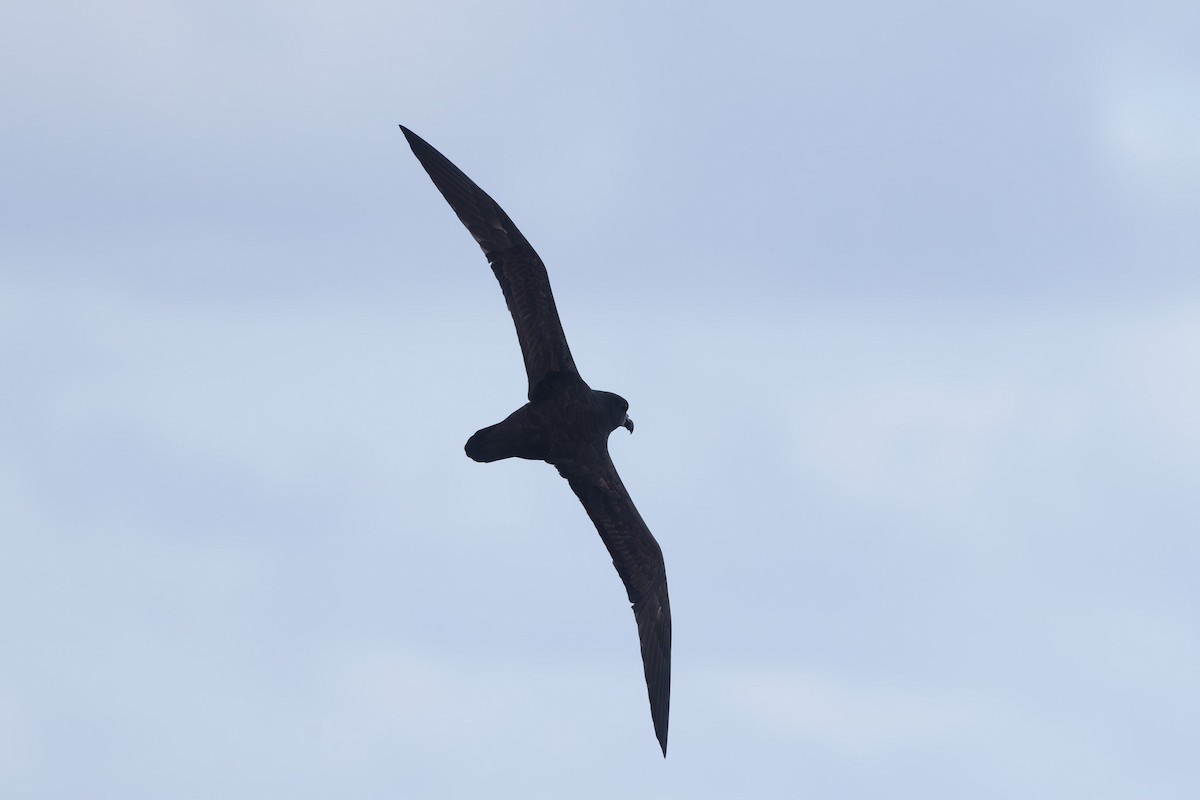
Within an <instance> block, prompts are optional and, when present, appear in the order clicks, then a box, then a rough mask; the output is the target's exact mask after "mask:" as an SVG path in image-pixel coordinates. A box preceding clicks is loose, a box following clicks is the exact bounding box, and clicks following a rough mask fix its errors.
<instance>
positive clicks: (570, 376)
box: [400, 125, 671, 756]
mask: <svg viewBox="0 0 1200 800" xmlns="http://www.w3.org/2000/svg"><path fill="white" fill-rule="evenodd" d="M400 130H402V131H404V136H405V138H407V139H408V144H409V146H410V147H412V151H413V154H414V155H416V157H417V160H418V161H420V162H421V166H423V167H424V168H425V171H426V172H428V173H429V177H430V178H432V179H433V183H434V185H435V186H437V188H438V190H439V191H440V192H441V193H442V196H443V197H445V198H446V202H448V203H449V204H450V207H451V208H453V209H454V213H455V214H457V215H458V218H459V219H460V220H461V221H462V224H463V225H465V226H466V228H467V230H468V231H470V233H471V235H472V236H473V237H475V241H476V242H478V243H479V246H480V248H481V249H482V250H483V254H484V255H485V256H487V260H488V263H489V264H490V265H491V267H492V272H493V273H495V275H496V280H498V281H499V282H500V289H501V290H502V291H503V292H504V301H505V302H506V303H507V304H508V310H509V312H510V313H511V314H512V318H513V323H514V324H515V325H516V328H517V339H518V341H519V342H520V344H521V355H522V356H523V357H524V359H525V372H526V375H527V376H528V378H529V402H528V403H526V404H525V405H523V406H521V407H520V408H518V409H517V410H516V411H514V412H513V413H511V414H509V415H508V417H506V418H505V419H504V420H503V421H501V422H498V423H496V424H495V425H491V426H489V427H487V428H484V429H483V430H481V431H478V432H476V433H475V435H474V436H472V437H471V438H470V439H468V440H467V445H466V451H467V455H468V456H470V457H471V458H472V459H474V460H475V461H480V462H490V461H499V460H500V459H502V458H513V457H516V458H526V459H531V460H534V461H545V462H546V463H548V464H552V465H554V467H555V468H557V469H558V474H559V475H562V476H563V477H564V478H566V479H567V483H569V484H570V486H571V490H572V491H574V492H575V494H576V496H578V497H579V502H580V503H582V504H583V508H584V510H585V511H587V515H588V516H589V517H591V519H592V522H593V523H594V524H595V526H596V530H597V531H599V532H600V538H601V539H602V540H603V541H604V546H605V547H607V548H608V552H609V555H611V556H612V560H613V566H614V567H616V568H617V574H618V575H620V576H621V581H622V582H623V583H624V584H625V591H626V593H628V595H629V602H630V603H632V604H633V616H634V619H635V620H636V621H637V627H638V639H639V640H640V641H641V647H642V666H643V668H644V671H645V674H646V690H647V692H648V693H649V695H650V718H651V720H652V721H653V722H654V734H655V736H657V737H658V743H659V745H660V746H661V747H662V752H663V755H664V756H665V755H666V754H667V717H668V712H669V710H670V705H671V604H670V601H669V599H668V597H667V571H666V567H665V566H664V565H663V556H662V549H661V548H659V546H658V542H656V541H655V540H654V537H653V536H652V535H651V534H650V529H649V528H647V527H646V523H645V522H643V521H642V515H641V514H639V513H638V510H637V508H636V507H634V505H633V500H631V499H630V498H629V492H628V491H626V489H625V484H623V483H622V482H621V477H620V476H619V475H617V469H616V467H614V466H613V462H612V458H611V457H609V454H608V436H609V434H610V433H612V432H613V431H614V430H616V429H617V428H621V427H624V428H627V429H628V430H629V432H630V433H633V420H632V419H630V418H629V414H628V411H629V403H627V402H626V401H625V399H624V398H623V397H620V396H618V395H615V394H613V393H611V392H599V391H596V390H594V389H592V388H591V387H589V386H588V385H587V384H586V383H584V381H583V378H582V377H580V375H579V370H577V369H576V368H575V361H574V359H572V358H571V349H570V348H569V347H567V337H566V335H565V334H564V333H563V328H562V322H561V321H560V320H559V318H558V310H557V309H556V308H555V307H554V296H553V295H552V294H551V293H550V278H549V276H548V275H547V274H546V267H545V265H544V264H542V259H541V258H539V257H538V254H537V253H535V252H534V250H533V247H532V246H530V244H529V242H528V241H526V239H525V237H524V236H522V235H521V232H520V231H519V230H517V226H516V225H514V224H513V222H512V220H511V219H509V218H508V214H505V213H504V210H503V209H502V208H500V206H499V205H497V204H496V201H495V200H493V199H492V198H490V197H488V195H487V194H486V193H485V192H484V191H483V190H482V189H480V188H479V187H478V186H476V185H475V183H474V181H472V180H471V179H470V178H468V177H467V176H466V175H464V174H463V172H462V170H460V169H459V168H458V167H456V166H454V165H453V164H452V163H450V161H449V159H447V158H446V157H445V156H443V155H442V154H441V153H439V152H438V151H437V150H435V149H433V147H431V146H430V145H429V144H428V143H427V142H426V141H425V140H424V139H422V138H421V137H419V136H417V135H416V134H415V133H413V132H412V131H410V130H409V129H408V128H405V127H404V126H403V125H401V126H400Z"/></svg>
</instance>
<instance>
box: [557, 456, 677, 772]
mask: <svg viewBox="0 0 1200 800" xmlns="http://www.w3.org/2000/svg"><path fill="white" fill-rule="evenodd" d="M555 466H556V467H558V471H559V473H560V474H561V475H562V476H563V477H564V478H566V479H567V482H568V483H570V484H571V489H572V490H573V491H574V492H575V494H576V495H578V497H579V501H580V502H581V503H583V507H584V509H585V510H586V511H587V514H588V516H589V517H591V518H592V522H593V523H595V525H596V530H597V531H599V532H600V538H601V539H603V540H604V546H605V547H607V548H608V552H609V555H611V556H612V560H613V566H614V567H616V568H617V574H619V575H620V576H621V580H622V581H623V582H624V583H625V591H626V592H627V593H628V594H629V602H630V603H632V604H633V616H634V619H636V620H637V627H638V639H640V640H641V645H642V666H643V668H644V670H645V673H646V691H647V692H648V693H649V695H650V717H651V719H652V720H653V721H654V733H655V735H656V736H657V737H658V743H659V744H660V745H661V746H662V751H663V755H664V756H665V755H666V754H667V718H668V716H669V712H670V708H671V602H670V599H669V598H668V597H667V569H666V566H665V565H664V564H663V555H662V549H661V548H660V547H659V546H658V542H656V541H655V540H654V536H652V535H651V534H650V529H649V528H647V527H646V523H645V522H643V521H642V515H641V514H639V513H638V510H637V508H636V507H635V506H634V505H633V500H631V499H630V498H629V492H628V491H627V490H626V489H625V484H623V483H621V476H620V475H618V474H617V468H616V467H614V466H613V463H612V459H611V458H610V457H609V455H608V452H607V448H604V447H603V446H602V447H601V448H600V449H599V450H598V451H592V450H589V451H588V456H587V457H583V458H580V459H577V460H571V461H563V462H560V463H557V464H555Z"/></svg>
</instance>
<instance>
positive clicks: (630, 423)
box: [621, 415, 633, 433]
mask: <svg viewBox="0 0 1200 800" xmlns="http://www.w3.org/2000/svg"><path fill="white" fill-rule="evenodd" d="M621 425H622V426H623V427H626V428H628V429H629V432H630V433H633V420H632V419H630V418H629V416H628V415H626V416H625V421H624V422H622V423H621Z"/></svg>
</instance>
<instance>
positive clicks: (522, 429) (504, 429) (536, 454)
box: [464, 403, 545, 462]
mask: <svg viewBox="0 0 1200 800" xmlns="http://www.w3.org/2000/svg"><path fill="white" fill-rule="evenodd" d="M542 439H543V437H542V436H541V435H540V433H539V430H538V427H537V426H536V425H535V424H534V423H533V420H532V419H531V418H530V415H529V404H528V403H526V404H525V405H523V406H521V407H520V408H518V409H517V410H516V411H514V412H513V413H511V414H509V415H508V416H507V417H505V418H504V420H503V421H502V422H497V423H496V424H495V425H490V426H488V427H486V428H484V429H483V430H479V431H476V432H475V435H474V436H472V437H471V438H470V439H468V440H467V446H466V447H465V448H464V449H465V450H466V451H467V455H468V456H469V457H470V458H471V459H473V460H475V461H480V462H491V461H499V460H500V459H502V458H528V459H533V460H543V459H544V458H545V452H544V451H545V445H544V443H543V441H542Z"/></svg>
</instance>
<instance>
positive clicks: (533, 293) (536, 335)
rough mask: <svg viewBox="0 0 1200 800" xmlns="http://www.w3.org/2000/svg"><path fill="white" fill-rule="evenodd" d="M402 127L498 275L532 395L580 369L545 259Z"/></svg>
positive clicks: (456, 172) (476, 190) (492, 204)
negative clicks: (549, 379)
mask: <svg viewBox="0 0 1200 800" xmlns="http://www.w3.org/2000/svg"><path fill="white" fill-rule="evenodd" d="M400 130H402V131H404V136H405V138H407V139H408V144H409V146H410V147H412V151H413V154H414V155H416V157H417V160H419V161H420V162H421V166H423V167H424V168H425V171H426V172H428V173H429V177H430V178H432V179H433V183H434V185H435V186H437V188H438V190H439V191H440V192H441V193H442V196H443V197H445V198H446V202H448V203H449V204H450V207H451V208H453V209H454V213H455V214H458V218H459V219H460V220H462V223H463V225H465V226H467V230H468V231H470V232H471V235H472V236H474V237H475V241H477V242H479V246H480V248H482V250H483V253H484V255H486V256H487V260H488V263H489V264H491V265H492V272H494V273H495V274H496V280H498V281H500V289H501V290H502V291H503V292H504V301H505V302H506V303H507V304H508V310H509V313H511V314H512V318H513V323H514V324H515V325H516V327H517V339H518V340H519V341H520V343H521V355H522V356H523V357H524V359H525V373H526V374H527V375H528V376H529V397H530V399H531V400H532V399H533V392H534V389H535V388H536V387H537V385H538V384H539V383H540V382H541V381H542V379H543V378H545V377H546V376H547V375H549V374H550V373H553V372H562V373H566V374H578V370H576V369H575V361H574V360H573V359H572V358H571V349H570V348H569V347H567V337H566V335H565V334H564V333H563V329H562V322H561V321H559V319H558V309H556V308H555V307H554V295H552V294H551V293H550V278H549V276H548V275H547V274H546V267H545V265H544V264H542V259H541V258H539V257H538V254H537V253H535V252H534V250H533V247H531V246H530V244H529V242H528V241H527V240H526V239H525V237H524V236H522V235H521V232H520V231H519V230H517V226H516V225H514V224H513V222H512V220H511V219H509V218H508V214H505V213H504V209H502V208H500V206H499V205H497V204H496V201H495V200H493V199H492V198H490V197H488V196H487V194H486V193H485V192H484V191H483V190H482V189H480V188H479V187H478V186H476V185H475V182H474V181H472V180H471V179H470V178H468V177H467V176H466V175H464V174H463V171H462V170H460V169H459V168H458V167H456V166H454V165H453V164H451V163H450V160H449V159H448V158H446V157H445V156H444V155H442V154H441V153H439V152H438V151H437V150H435V149H433V147H431V146H430V145H429V143H428V142H426V141H425V140H424V139H422V138H421V137H420V136H417V135H416V134H415V133H413V132H412V131H410V130H409V129H408V128H406V127H404V126H403V125H401V126H400Z"/></svg>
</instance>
